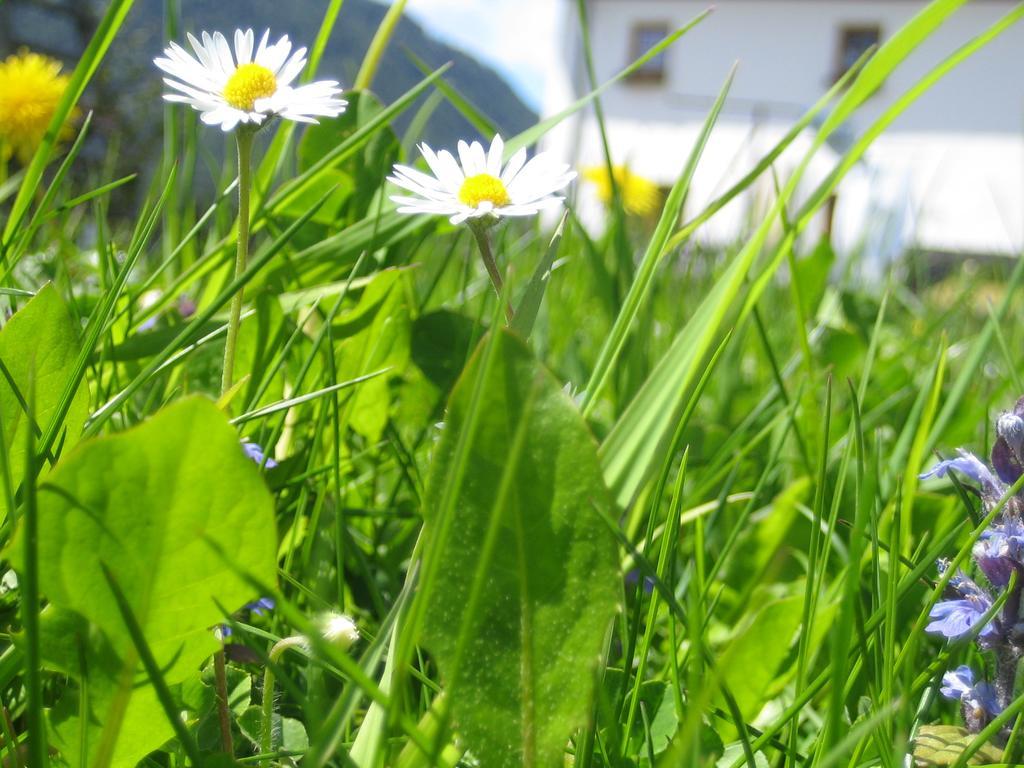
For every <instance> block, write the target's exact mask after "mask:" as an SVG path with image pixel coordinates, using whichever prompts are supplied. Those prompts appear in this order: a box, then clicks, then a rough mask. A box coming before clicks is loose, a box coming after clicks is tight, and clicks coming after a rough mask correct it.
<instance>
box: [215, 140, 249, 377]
mask: <svg viewBox="0 0 1024 768" xmlns="http://www.w3.org/2000/svg"><path fill="white" fill-rule="evenodd" d="M253 135H254V134H253V132H252V131H251V130H249V129H247V128H245V127H243V128H239V129H238V131H236V132H235V138H236V139H237V143H238V250H237V251H236V255H235V279H236V280H237V279H238V278H240V277H241V276H242V273H243V272H245V265H246V262H247V261H248V259H249V193H250V191H251V189H252V139H253ZM244 294H245V289H244V288H242V287H241V286H239V288H238V292H237V293H235V296H234V298H233V299H232V300H231V314H230V316H229V319H228V338H227V343H226V344H225V345H224V372H223V374H222V375H221V385H220V393H221V395H224V394H225V393H227V392H228V390H230V389H231V383H232V378H233V376H234V369H235V347H236V345H237V344H238V326H239V324H240V322H241V317H242V301H243V297H244Z"/></svg>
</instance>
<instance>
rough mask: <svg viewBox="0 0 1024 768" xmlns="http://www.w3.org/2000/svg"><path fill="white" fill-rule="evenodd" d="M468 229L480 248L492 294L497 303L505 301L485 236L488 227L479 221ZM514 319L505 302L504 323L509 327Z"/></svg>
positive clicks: (472, 222)
mask: <svg viewBox="0 0 1024 768" xmlns="http://www.w3.org/2000/svg"><path fill="white" fill-rule="evenodd" d="M469 229H470V231H471V232H472V233H473V237H475V238H476V244H477V246H478V247H479V248H480V258H482V259H483V262H484V267H486V268H487V275H488V277H490V278H491V285H493V286H494V292H495V293H496V294H498V301H505V300H504V298H503V297H504V295H505V281H504V280H502V278H501V272H500V271H499V270H498V264H497V262H495V260H494V253H493V252H492V250H491V239H490V237H488V235H487V229H488V227H487V225H486V224H482V223H480V222H479V221H471V222H470V224H469ZM514 319H515V312H514V311H513V309H512V305H511V304H509V303H508V302H507V301H505V322H506V323H507V324H508V325H510V326H511V325H512V321H513V320H514Z"/></svg>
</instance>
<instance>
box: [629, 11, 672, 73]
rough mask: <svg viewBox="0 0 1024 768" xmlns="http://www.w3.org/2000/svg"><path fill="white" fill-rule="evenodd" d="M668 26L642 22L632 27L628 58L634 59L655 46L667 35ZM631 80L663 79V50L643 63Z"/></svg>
mask: <svg viewBox="0 0 1024 768" xmlns="http://www.w3.org/2000/svg"><path fill="white" fill-rule="evenodd" d="M668 33H669V27H668V24H664V23H655V24H652V23H642V24H637V25H636V26H635V27H633V37H632V40H631V41H630V48H629V60H630V61H631V62H633V61H636V60H637V59H639V58H640V57H641V56H643V55H644V54H645V53H647V52H648V51H649V50H650V49H651V48H653V47H654V46H656V45H657V44H658V43H660V42H661V41H662V40H664V39H665V38H666V37H668ZM630 79H632V80H637V81H640V82H645V83H660V82H661V81H662V80H664V79H665V51H662V52H661V53H659V54H658V55H657V56H655V57H654V58H653V59H651V60H650V61H648V62H647V63H645V64H644V65H643V66H642V67H640V69H638V70H637V71H636V72H634V73H633V75H632V76H631V78H630Z"/></svg>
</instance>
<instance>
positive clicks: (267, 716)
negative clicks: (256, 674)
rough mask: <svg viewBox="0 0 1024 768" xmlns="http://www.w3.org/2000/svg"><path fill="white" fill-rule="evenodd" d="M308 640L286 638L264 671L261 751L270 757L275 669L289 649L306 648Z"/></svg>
mask: <svg viewBox="0 0 1024 768" xmlns="http://www.w3.org/2000/svg"><path fill="white" fill-rule="evenodd" d="M305 647H306V638H305V637H303V636H302V635H295V636H294V637H286V638H284V639H283V640H280V641H278V642H277V644H276V645H274V647H273V648H271V649H270V656H269V659H268V661H267V664H266V667H265V669H264V670H263V732H262V733H261V734H260V751H261V752H262V753H263V754H265V755H269V754H270V753H271V752H272V751H273V749H274V667H275V665H276V664H277V662H278V661H279V660H280V659H281V657H282V656H283V655H284V652H285V651H287V650H288V649H289V648H299V649H302V648H305Z"/></svg>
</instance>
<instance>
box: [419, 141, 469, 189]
mask: <svg viewBox="0 0 1024 768" xmlns="http://www.w3.org/2000/svg"><path fill="white" fill-rule="evenodd" d="M420 152H421V153H423V159H424V160H426V161H427V165H428V166H430V170H432V171H433V172H434V175H435V176H437V178H438V180H439V181H440V182H441V183H442V184H443V185H444V186H445V188H446V189H447V190H448V191H449V192H451V193H452V194H458V192H459V190H460V189H461V188H462V182H464V181H465V180H466V177H465V175H464V174H463V173H462V169H461V168H459V164H458V163H457V162H456V161H455V158H454V157H452V153H451V152H449V151H448V150H445V149H442V150H441V151H440V152H438V153H437V154H436V155H435V154H434V152H433V150H431V149H430V147H428V146H427V145H426V144H420Z"/></svg>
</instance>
